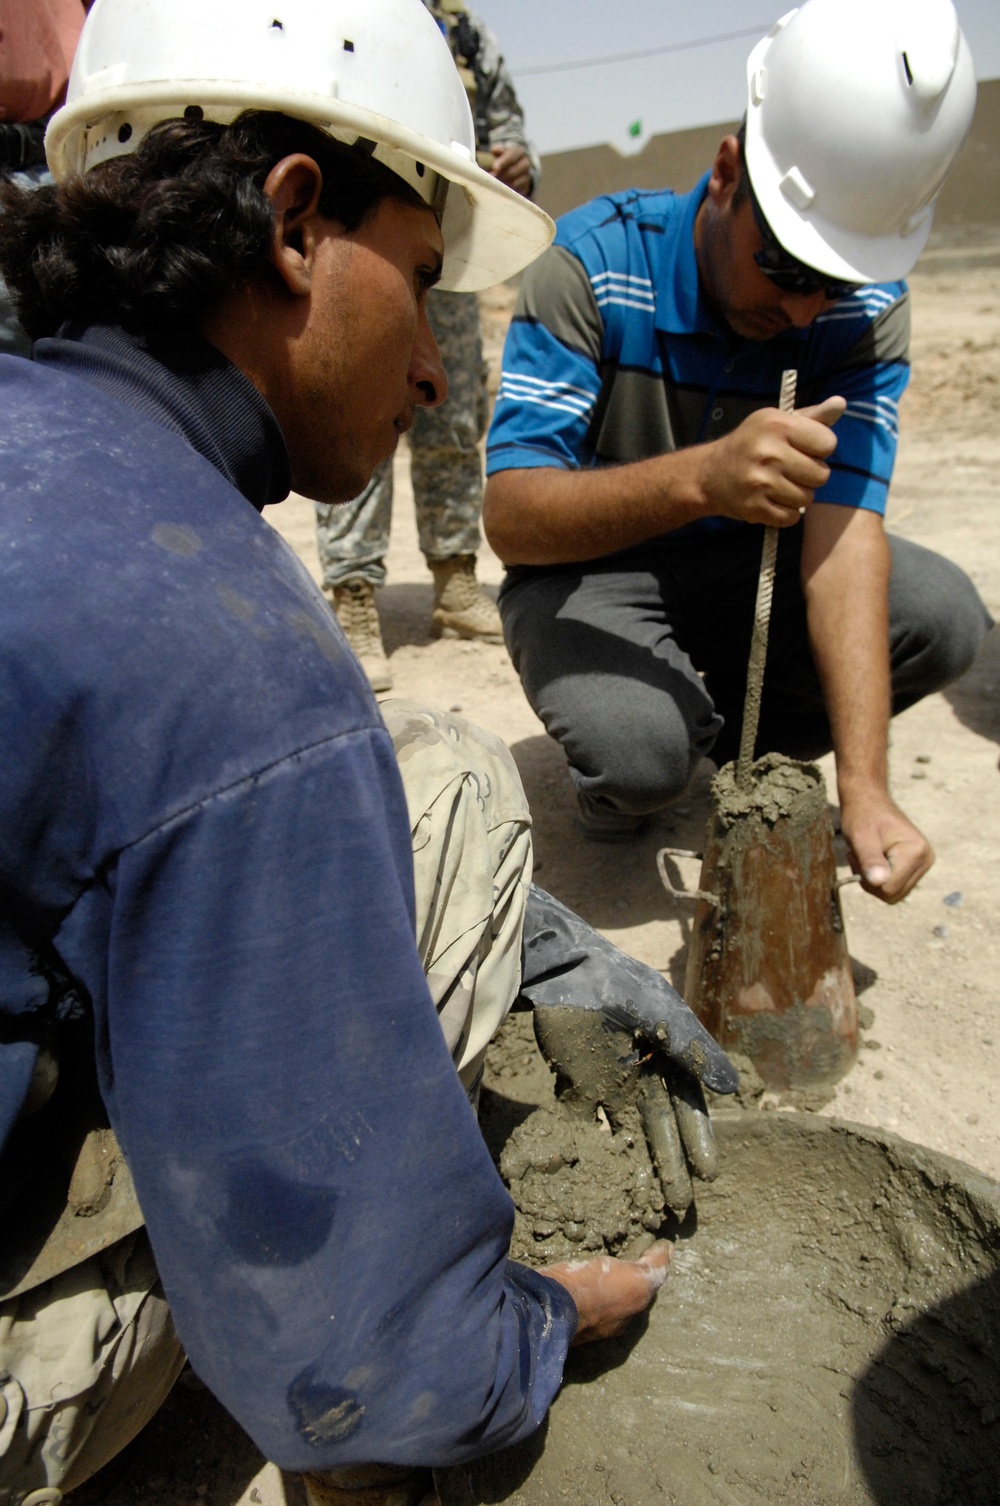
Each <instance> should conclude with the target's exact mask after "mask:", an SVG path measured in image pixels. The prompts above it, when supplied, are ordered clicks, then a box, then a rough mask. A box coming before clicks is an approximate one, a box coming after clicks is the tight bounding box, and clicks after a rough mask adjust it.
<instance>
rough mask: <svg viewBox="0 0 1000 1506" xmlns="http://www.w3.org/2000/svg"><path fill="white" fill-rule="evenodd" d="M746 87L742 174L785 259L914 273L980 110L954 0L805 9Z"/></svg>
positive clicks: (775, 32) (878, 275) (757, 57)
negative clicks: (940, 196)
mask: <svg viewBox="0 0 1000 1506" xmlns="http://www.w3.org/2000/svg"><path fill="white" fill-rule="evenodd" d="M747 81H748V86H749V100H748V106H747V124H746V147H745V159H746V165H747V169H748V171H749V174H750V181H751V183H752V184H753V189H754V193H755V194H756V196H757V200H758V203H759V204H760V207H761V209H762V210H763V212H764V216H765V218H766V219H767V222H768V224H769V225H770V226H771V229H772V230H773V231H774V233H775V235H776V236H777V238H778V240H779V241H780V242H781V244H782V246H784V248H785V250H786V251H789V252H791V254H792V255H793V256H795V257H797V258H798V259H799V260H800V261H802V262H805V263H806V265H807V266H809V267H814V268H815V269H816V270H817V271H820V272H824V273H826V274H827V275H828V276H829V277H832V278H837V279H843V280H846V281H853V282H883V281H888V280H893V279H896V278H899V277H903V276H905V274H906V273H907V272H908V271H909V270H910V269H911V267H912V266H913V264H914V263H915V262H916V260H917V257H918V256H919V255H920V253H921V251H922V250H923V249H924V246H925V245H926V243H927V237H928V236H929V235H930V230H931V221H932V219H933V214H934V203H935V200H936V198H937V195H938V193H939V192H940V189H941V186H942V184H943V183H944V180H945V178H946V176H947V174H948V171H949V169H950V167H951V165H952V163H953V162H954V160H955V157H956V155H957V154H958V151H959V148H960V147H961V145H962V143H963V141H964V140H965V137H966V135H967V134H968V131H969V127H970V125H971V124H972V115H973V110H974V108H975V102H976V81H975V71H974V68H973V64H972V57H971V55H970V53H969V48H968V46H967V44H966V41H965V38H964V36H963V35H962V32H961V29H960V27H959V24H958V17H957V15H956V14H955V7H954V5H953V4H952V0H806V4H804V5H803V6H801V7H800V8H799V9H798V10H793V11H789V13H788V14H787V15H786V16H783V17H782V19H781V20H780V21H778V22H777V24H776V25H775V26H774V27H772V29H771V31H770V32H769V33H768V35H767V36H766V37H765V38H764V39H763V40H762V41H761V42H760V43H759V44H758V45H757V46H756V47H755V48H754V50H753V52H752V53H751V54H750V58H749V60H748V63H747Z"/></svg>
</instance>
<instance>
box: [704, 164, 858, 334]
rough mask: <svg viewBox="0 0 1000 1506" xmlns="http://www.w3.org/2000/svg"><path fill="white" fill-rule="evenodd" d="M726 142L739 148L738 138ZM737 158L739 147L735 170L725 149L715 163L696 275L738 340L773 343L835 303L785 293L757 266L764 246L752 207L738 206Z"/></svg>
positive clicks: (747, 203)
mask: <svg viewBox="0 0 1000 1506" xmlns="http://www.w3.org/2000/svg"><path fill="white" fill-rule="evenodd" d="M727 140H730V141H732V142H733V144H734V146H735V145H736V142H735V138H734V137H729V138H727ZM725 145H726V143H725V142H724V143H723V148H725ZM738 152H739V149H738V147H737V155H736V158H735V162H734V163H732V164H730V163H728V162H727V161H726V159H725V158H724V155H723V150H722V149H720V154H719V157H718V158H717V159H716V164H715V168H714V169H713V175H712V180H711V182H710V185H709V194H708V197H707V198H706V200H705V202H704V203H703V205H702V208H701V211H699V221H700V223H699V225H698V226H697V227H696V231H695V247H696V252H697V257H698V271H699V274H700V277H701V281H702V283H703V285H704V288H705V291H706V292H707V294H708V296H709V298H710V299H711V301H712V303H713V304H714V305H715V308H716V311H717V312H718V313H719V314H720V315H721V316H722V318H723V319H724V320H725V321H726V323H727V324H728V325H729V327H730V329H731V330H733V332H734V333H735V334H737V335H741V336H742V337H743V339H745V340H771V339H773V338H774V336H775V335H780V334H782V333H783V332H784V331H785V330H788V329H792V328H794V329H806V328H807V327H808V326H809V325H810V324H812V322H813V320H814V319H815V318H816V317H817V316H818V315H819V314H822V313H823V312H824V311H825V310H826V309H829V308H832V307H833V305H834V303H835V302H836V301H837V300H836V299H833V298H828V297H827V296H826V294H825V292H824V291H823V289H822V288H820V289H818V290H817V291H816V292H815V293H808V294H803V293H788V292H784V291H783V290H782V289H781V288H779V287H778V286H777V285H776V284H775V283H773V282H772V281H771V279H770V278H769V277H767V276H766V274H765V273H764V272H763V271H762V270H761V268H760V267H759V266H758V265H757V263H756V261H755V260H754V255H755V253H756V252H758V251H760V250H761V248H762V246H763V240H762V237H761V233H760V230H759V229H758V227H757V223H756V221H755V219H754V213H753V206H752V204H751V202H750V199H749V197H748V196H747V197H744V198H743V199H742V202H739V203H736V204H734V199H736V198H737V197H738V196H737V194H736V184H737V182H738V180H739V174H740V171H741V167H740V162H739V155H738ZM720 164H721V173H722V177H721V180H720ZM727 169H728V170H730V175H729V176H728V177H727V176H726V173H727Z"/></svg>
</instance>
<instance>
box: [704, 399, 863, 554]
mask: <svg viewBox="0 0 1000 1506" xmlns="http://www.w3.org/2000/svg"><path fill="white" fill-rule="evenodd" d="M846 407H847V404H846V402H845V401H844V399H843V398H842V397H830V398H827V399H826V401H825V402H823V403H818V404H817V405H816V406H815V407H812V408H797V409H796V410H795V412H794V413H782V412H780V410H779V409H777V408H760V409H758V410H757V412H756V413H751V414H750V416H749V417H748V418H745V419H744V420H743V422H742V423H741V424H740V426H739V427H738V428H737V429H734V430H733V432H732V433H731V434H726V435H725V436H724V437H723V438H722V439H717V440H715V441H714V442H713V443H711V444H707V445H703V446H701V447H700V458H701V460H702V467H701V490H702V493H703V495H704V498H705V505H706V512H707V513H708V514H709V515H712V516H719V517H724V518H736V519H738V520H739V521H740V522H743V523H763V524H765V525H767V526H768V527H771V528H788V527H789V526H791V525H792V524H794V523H797V522H798V521H799V517H800V516H801V514H802V513H803V512H804V510H805V509H806V508H807V507H809V506H810V505H811V503H812V500H813V495H814V493H815V492H816V491H818V490H819V488H820V487H821V486H825V485H826V483H827V481H828V480H829V479H830V467H829V466H828V465H827V464H826V461H827V460H828V458H829V457H830V456H831V455H832V454H833V452H834V450H835V449H836V447H837V438H836V435H835V434H834V433H833V432H832V427H833V425H834V424H835V423H836V422H837V420H838V418H840V417H841V416H842V415H843V413H844V410H845V408H846Z"/></svg>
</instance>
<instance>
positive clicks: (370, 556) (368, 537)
mask: <svg viewBox="0 0 1000 1506" xmlns="http://www.w3.org/2000/svg"><path fill="white" fill-rule="evenodd" d="M391 521H392V461H391V460H386V461H383V463H382V464H381V465H380V466H379V467H378V469H377V470H376V472H375V474H374V475H373V476H372V479H371V480H370V481H369V483H368V485H367V486H366V487H365V489H364V491H363V492H361V493H360V495H359V496H357V497H355V498H354V500H353V501H352V502H342V503H334V504H332V505H329V504H326V503H322V502H317V503H316V547H317V549H318V551H319V562H320V566H321V568H322V571H323V589H324V591H325V592H326V594H327V595H328V596H329V598H330V602H331V605H332V606H333V610H334V612H335V613H336V615H337V620H338V621H339V623H340V625H341V627H342V628H343V630H344V633H345V635H346V637H347V641H348V643H349V644H350V645H351V648H352V649H353V650H354V653H355V655H356V656H357V658H358V661H359V662H360V664H361V667H362V669H363V670H364V672H365V674H366V675H367V676H368V680H369V683H370V684H371V687H372V689H373V690H376V691H384V690H389V689H390V688H391V686H392V673H391V671H390V669H389V661H388V659H387V658H386V653H385V648H384V646H383V643H382V630H381V627H380V625H379V620H378V609H377V608H376V605H375V592H376V590H377V589H378V587H379V586H383V585H385V557H386V555H387V554H388V552H389V528H390V524H391Z"/></svg>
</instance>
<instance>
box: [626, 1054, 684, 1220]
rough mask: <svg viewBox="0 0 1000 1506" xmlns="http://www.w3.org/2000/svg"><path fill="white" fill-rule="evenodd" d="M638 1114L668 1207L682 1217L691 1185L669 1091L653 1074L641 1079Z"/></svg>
mask: <svg viewBox="0 0 1000 1506" xmlns="http://www.w3.org/2000/svg"><path fill="white" fill-rule="evenodd" d="M639 1113H640V1115H641V1117H642V1128H643V1132H644V1134H645V1136H646V1144H647V1145H648V1146H649V1152H650V1155H651V1156H652V1158H653V1165H654V1167H655V1168H656V1174H657V1176H658V1177H659V1179H660V1186H661V1187H662V1188H663V1196H664V1199H665V1201H666V1204H667V1207H668V1208H672V1209H673V1211H674V1212H675V1213H677V1214H679V1215H680V1216H681V1217H683V1216H684V1214H685V1213H686V1212H687V1210H688V1209H689V1208H690V1206H691V1204H692V1202H693V1201H694V1188H693V1187H692V1186H691V1175H690V1172H689V1171H688V1169H687V1162H686V1160H685V1159H684V1147H683V1145H682V1144H681V1137H680V1132H679V1130H678V1128H677V1120H676V1118H675V1117H674V1110H673V1105H672V1104H671V1102H670V1094H669V1093H668V1092H667V1090H666V1088H665V1087H664V1086H663V1083H662V1082H661V1081H660V1079H659V1077H658V1076H656V1075H655V1074H650V1075H649V1076H648V1077H647V1078H646V1079H645V1081H644V1082H643V1085H642V1088H641V1091H640V1094H639Z"/></svg>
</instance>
